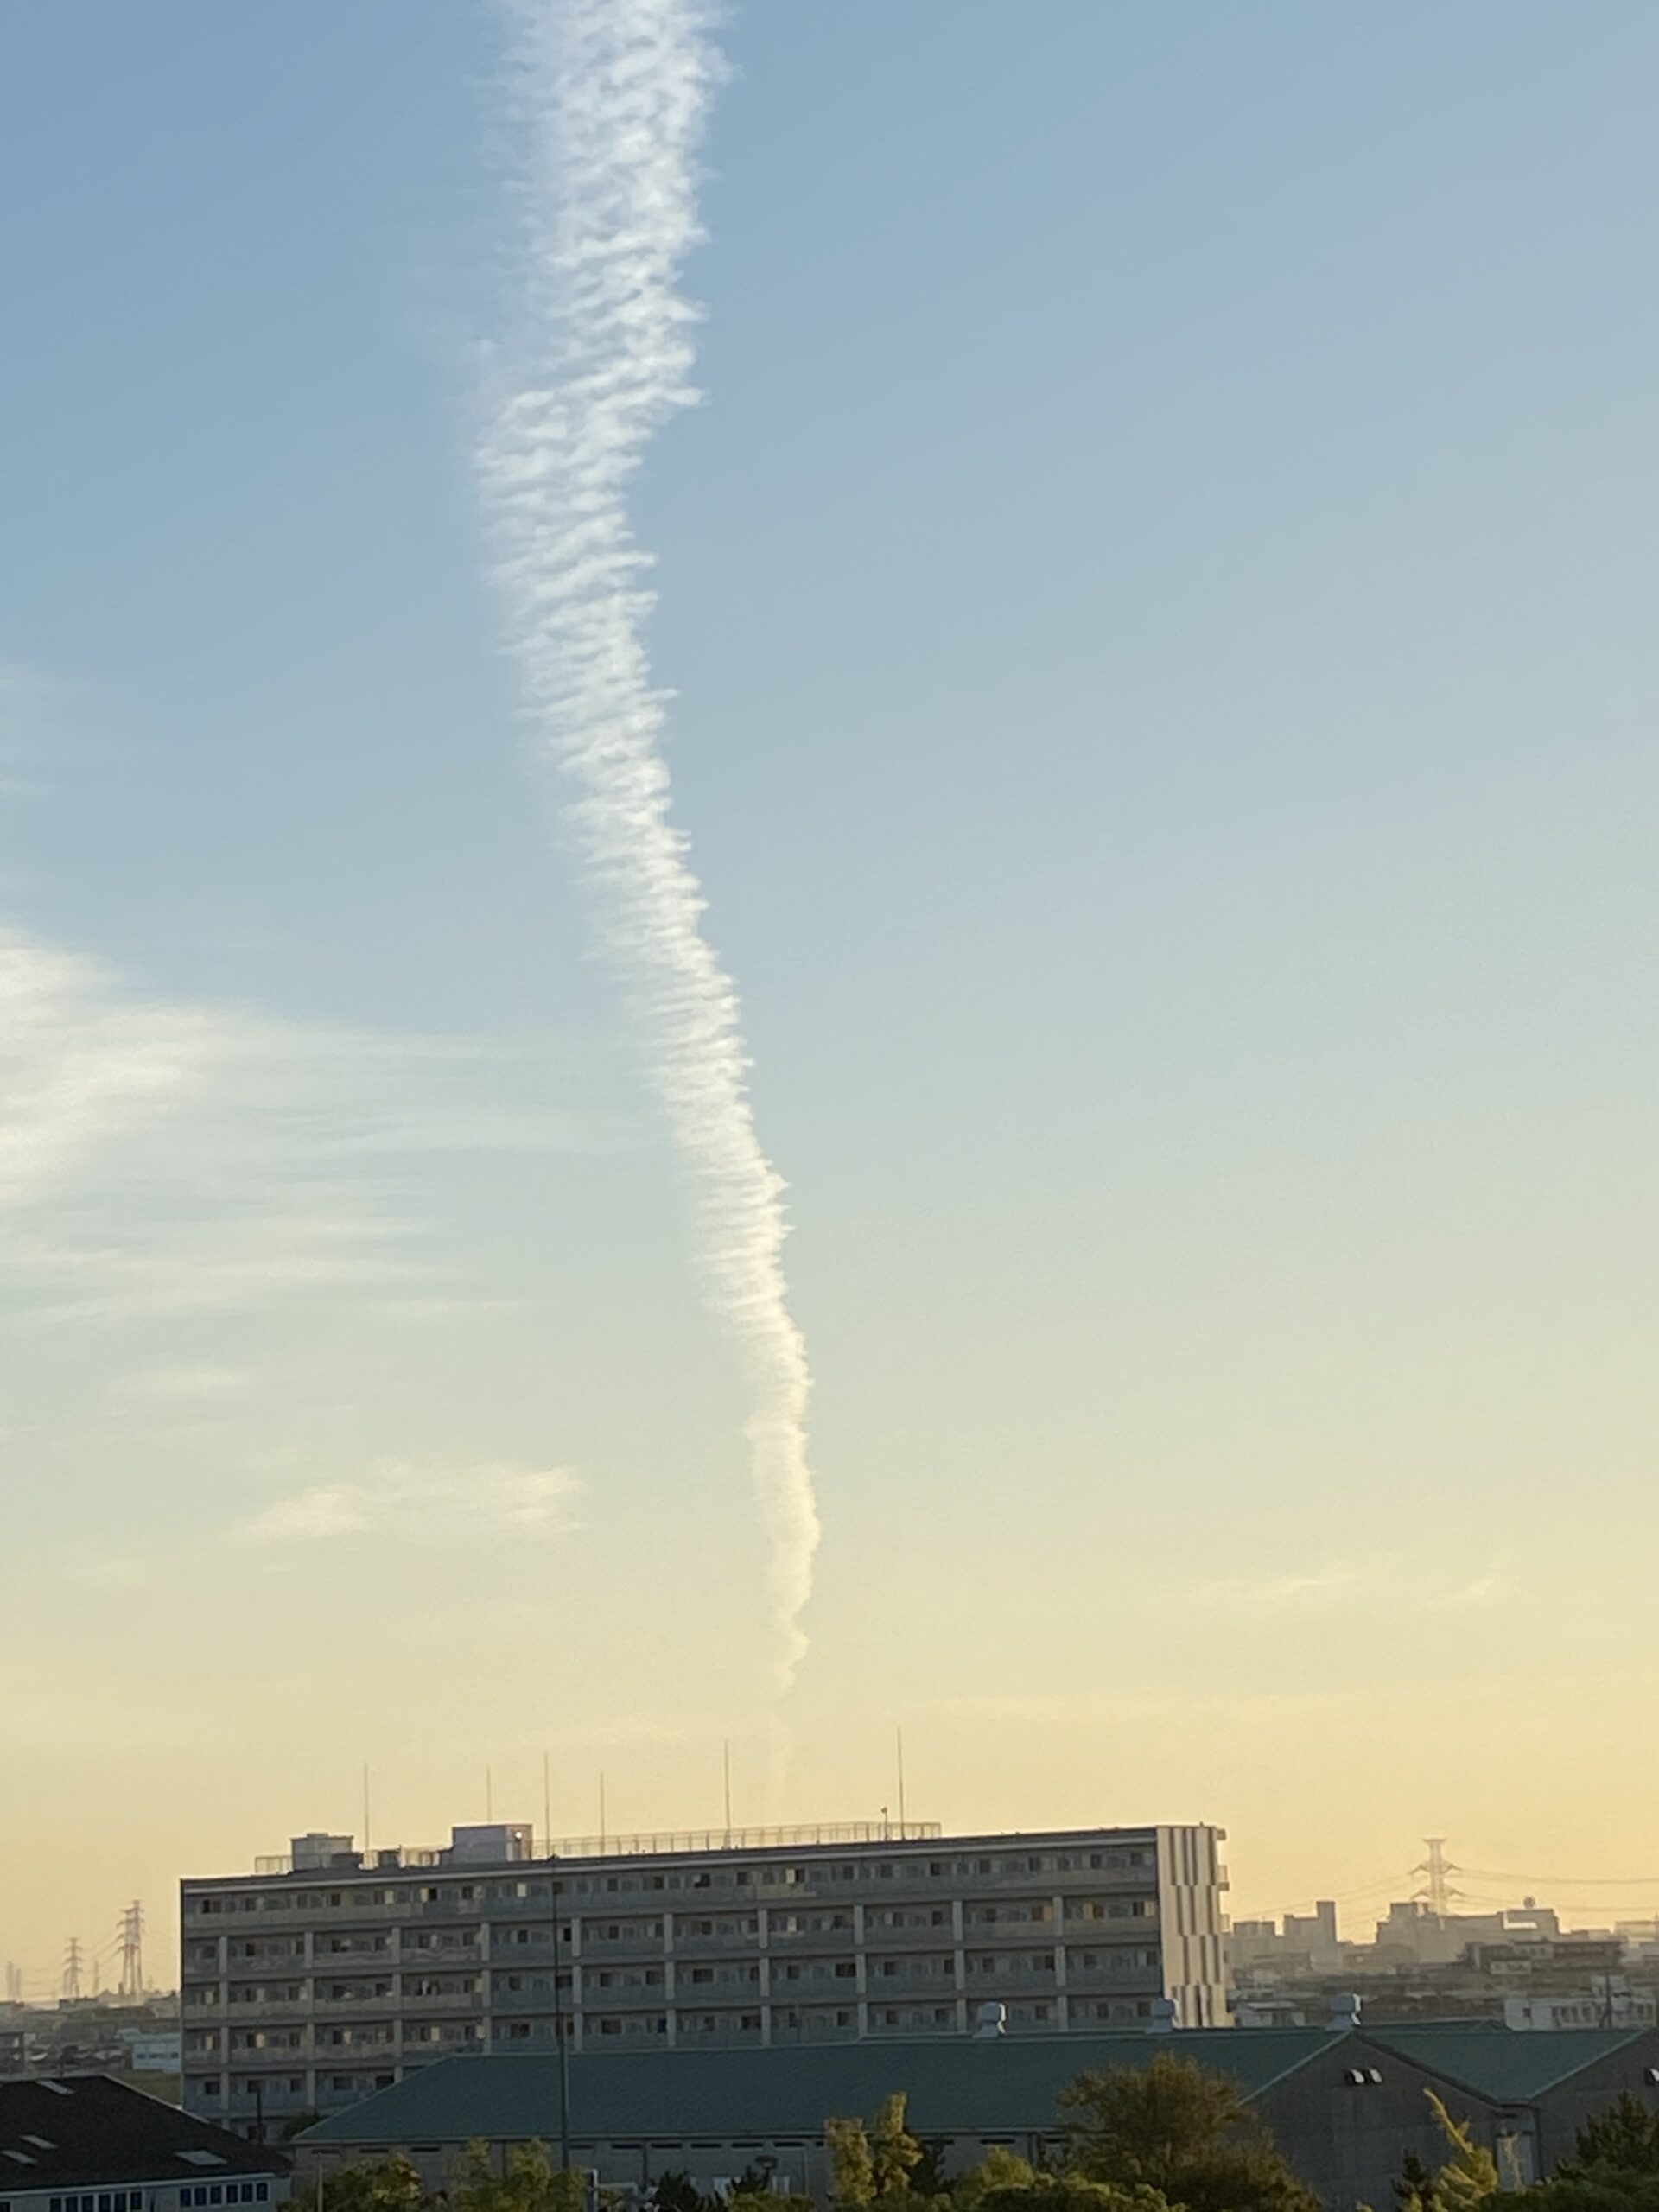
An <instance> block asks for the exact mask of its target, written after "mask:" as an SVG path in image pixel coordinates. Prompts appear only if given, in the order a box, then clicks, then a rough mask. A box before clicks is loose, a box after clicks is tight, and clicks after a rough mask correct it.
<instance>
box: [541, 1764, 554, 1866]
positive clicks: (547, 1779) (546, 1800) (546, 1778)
mask: <svg viewBox="0 0 1659 2212" xmlns="http://www.w3.org/2000/svg"><path fill="white" fill-rule="evenodd" d="M551 1777H552V1769H551V1767H550V1765H549V1764H548V1758H547V1753H546V1752H545V1751H543V1753H542V1849H543V1851H544V1852H545V1853H547V1855H548V1857H549V1858H551V1857H552V1856H553V1783H552V1779H551Z"/></svg>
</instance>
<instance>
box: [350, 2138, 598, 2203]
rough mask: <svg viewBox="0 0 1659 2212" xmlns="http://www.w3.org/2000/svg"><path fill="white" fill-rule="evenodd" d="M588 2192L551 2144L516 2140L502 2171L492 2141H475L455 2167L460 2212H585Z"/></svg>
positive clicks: (453, 2190) (453, 2188)
mask: <svg viewBox="0 0 1659 2212" xmlns="http://www.w3.org/2000/svg"><path fill="white" fill-rule="evenodd" d="M587 2196H588V2188H587V2183H586V2182H585V2181H584V2179H583V2177H582V2175H581V2174H580V2173H577V2172H575V2171H564V2170H562V2169H560V2168H557V2167H556V2166H555V2165H554V2164H553V2162H552V2160H551V2159H550V2158H549V2157H548V2155H547V2145H546V2144H545V2143H515V2144H513V2145H512V2147H511V2148H510V2149H509V2150H508V2151H507V2152H506V2155H505V2158H503V2159H502V2162H501V2171H499V2173H498V2172H497V2171H496V2168H495V2161H494V2158H493V2156H492V2154H491V2151H490V2146H489V2145H488V2144H487V2143H469V2144H468V2145H467V2147H466V2149H465V2150H464V2151H463V2152H461V2156H460V2157H459V2158H457V2159H456V2161H455V2163H454V2166H453V2168H452V2169H451V2170H450V2175H449V2189H448V2197H449V2202H450V2205H451V2206H452V2207H453V2208H454V2212H584V2207H585V2204H586V2202H587ZM351 2212H355V2208H351Z"/></svg>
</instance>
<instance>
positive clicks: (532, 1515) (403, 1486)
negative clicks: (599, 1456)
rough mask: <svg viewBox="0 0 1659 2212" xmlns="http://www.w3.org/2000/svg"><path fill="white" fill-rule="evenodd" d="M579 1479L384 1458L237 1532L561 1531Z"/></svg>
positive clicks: (278, 1503) (271, 1536)
mask: <svg viewBox="0 0 1659 2212" xmlns="http://www.w3.org/2000/svg"><path fill="white" fill-rule="evenodd" d="M580 1489H581V1484H580V1483H579V1482H578V1481H577V1479H576V1478H575V1475H573V1474H572V1473H571V1471H569V1468H568V1467H515V1466H510V1465H488V1466H482V1467H455V1468H444V1469H439V1470H433V1469H428V1468H419V1467H416V1466H413V1465H410V1463H409V1462H407V1461H405V1460H399V1459H385V1460H382V1461H381V1462H380V1463H379V1464H378V1465H377V1466H376V1467H374V1468H373V1469H372V1471H371V1472H370V1473H369V1474H368V1475H367V1476H366V1477H365V1478H364V1479H363V1480H362V1481H360V1482H349V1483H316V1484H311V1485H310V1486H309V1487H308V1488H306V1489H304V1490H301V1491H295V1492H293V1493H292V1494H291V1495H290V1496H289V1497H279V1498H277V1499H274V1500H273V1501H272V1503H270V1505H268V1506H266V1507H265V1509H264V1511H263V1512H261V1513H259V1514H257V1515H256V1516H255V1517H254V1518H253V1519H252V1520H251V1521H249V1522H245V1524H244V1525H243V1527H242V1528H241V1529H238V1531H237V1532H236V1535H237V1541H239V1542H242V1543H246V1544H253V1545H259V1546H283V1545H291V1544H315V1543H323V1542H327V1541H330V1540H332V1539H334V1538H338V1537H342V1536H358V1535H368V1534H370V1533H371V1532H372V1533H374V1534H376V1535H379V1536H391V1537H395V1538H397V1539H399V1540H400V1541H430V1540H432V1539H434V1538H442V1539H443V1540H445V1541H453V1540H454V1539H455V1538H456V1537H464V1536H467V1535H474V1536H497V1535H500V1534H501V1533H502V1532H504V1531H505V1532H508V1533H516V1534H518V1535H522V1536H525V1537H537V1536H551V1535H564V1534H566V1533H568V1532H569V1530H570V1529H572V1528H573V1527H574V1526H575V1522H573V1520H572V1518H571V1510H570V1509H571V1501H572V1500H573V1499H574V1498H575V1496H576V1494H577V1492H578V1491H579V1490H580Z"/></svg>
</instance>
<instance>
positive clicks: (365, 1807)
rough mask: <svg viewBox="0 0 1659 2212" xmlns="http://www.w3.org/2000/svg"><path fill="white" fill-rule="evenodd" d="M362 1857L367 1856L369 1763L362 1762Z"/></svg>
mask: <svg viewBox="0 0 1659 2212" xmlns="http://www.w3.org/2000/svg"><path fill="white" fill-rule="evenodd" d="M363 1856H364V1857H365V1859H366V1858H367V1857H368V1856H369V1763H368V1761H367V1759H365V1760H364V1762H363Z"/></svg>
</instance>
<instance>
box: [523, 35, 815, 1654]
mask: <svg viewBox="0 0 1659 2212" xmlns="http://www.w3.org/2000/svg"><path fill="white" fill-rule="evenodd" d="M512 12H513V15H514V18H515V21H516V23H517V25H518V29H519V32H520V42H519V48H518V75H517V79H516V87H515V88H516V91H517V92H518V96H519V98H520V100H521V102H522V106H523V132H522V135H523V143H524V154H525V162H524V176H523V186H524V218H525V232H524V239H525V247H526V251H525V256H524V261H525V265H524V270H523V281H524V306H525V317H526V337H525V340H524V348H523V350H522V351H521V352H516V351H515V349H513V348H507V349H504V358H503V359H502V360H501V361H500V362H499V363H498V371H499V372H500V373H501V376H502V384H503V389H502V393H501V396H500V397H499V400H498V401H497V404H496V405H495V408H494V411H493V421H492V422H491V424H490V427H489V429H488V430H487V432H486V436H485V438H484V441H483V445H482V454H481V463H480V466H481V472H482V480H483V487H484V493H485V500H486V511H487V513H488V516H489V519H490V522H491V524H492V526H493V531H494V535H495V544H496V548H497V554H498V568H499V581H500V583H501V586H502V589H503V592H504V594H505V601H506V605H507V607H508V610H509V624H510V636H511V642H512V647H513V650H514V652H515V653H516V655H517V658H518V663H519V666H520V669H521V671H522V677H523V683H524V696H525V702H526V707H527V710H528V713H529V715H530V717H531V721H532V724H533V727H534V728H535V731H536V734H537V742H538V744H539V745H541V746H543V747H545V749H546V750H547V751H548V752H549V753H550V754H551V755H552V756H553V757H554V758H555V759H556V760H558V761H559V762H560V763H561V765H562V766H563V768H564V771H565V772H566V774H567V775H568V776H569V778H570V779H572V781H573V782H574V784H575V787H576V795H575V798H574V800H573V802H572V804H571V805H570V808H569V817H570V820H571V822H572V823H573V825H574V829H575V836H576V840H577V842H578V844H579V847H580V849H581V851H582V855H583V857H584V859H585V861H586V862H587V865H588V870H589V872H590V874H591V875H592V877H593V879H594V884H595V886H596V888H597V891H598V893H599V905H600V908H601V927H602V930H603V933H604V937H605V940H606V943H607V947H608V949H609V950H610V951H611V952H612V954H613V957H614V959H615V962H616V964H617V966H618V967H619V968H620V970H621V972H622V973H623V975H624V976H625V977H626V981H627V984H628V986H629V990H630V995H631V996H632V999H633V1000H634V1001H635V1003H636V1007H637V1010H638V1013H639V1017H640V1022H641V1027H642V1030H643V1033H644V1035H645V1039H646V1045H647V1051H648V1056H649V1059H650V1063H651V1067H652V1074H653V1077H654V1079H655V1082H656V1085H657V1088H658V1091H659V1093H660V1095H661V1097H662V1100H663V1103H664V1109H665V1110H666V1114H667V1118H668V1122H669V1125H670V1128H671V1134H672V1136H673V1139H674V1141H675V1143H676V1145H677V1147H678V1150H679V1152H680V1154H681V1156H682V1158H683V1160H684V1162H685V1164H686V1166H687V1168H688V1170H689V1172H690V1180H691V1184H692V1188H693V1191H694V1193H695V1197H696V1210H697V1217H698V1222H699V1227H700V1232H701V1234H700V1244H701V1254H702V1261H703V1263H704V1267H705V1270H706V1273H707V1274H708V1277H709V1281H710V1282H711V1284H712V1287H713V1292H714V1296H715V1301H716V1303H717V1305H718V1306H719V1309H720V1311H721V1313H722V1314H723V1315H724V1317H725V1319H726V1320H727V1322H728V1325H729V1326H730V1328H731V1330H732V1332H733V1333H734V1337H735V1338H736V1339H737V1341H738V1342H739V1344H741V1347H742V1349H743V1351H744V1353H745V1354H746V1356H747V1362H748V1364H749V1367H750V1370H751V1372H752V1381H753V1398H754V1404H753V1414H752V1415H751V1418H750V1421H749V1424H748V1433H749V1442H750V1448H751V1452H752V1457H753V1478H754V1485H755V1490H756V1492H757V1494H758V1497H759V1499H760V1510H761V1514H762V1516H763V1519H764V1522H765V1525H766V1534H767V1537H768V1541H769V1543H770V1548H771V1549H770V1559H771V1564H770V1594H771V1607H772V1616H773V1619H774V1622H775V1625H776V1629H777V1633H778V1637H779V1656H778V1679H779V1687H780V1688H785V1687H787V1685H788V1683H789V1681H790V1680H791V1677H792V1675H793V1673H794V1670H795V1668H796V1666H797V1664H798V1661H799V1659H800V1656H801V1654H802V1652H803V1650H804V1649H805V1640H804V1637H803V1636H802V1634H801V1631H800V1626H799V1621H800V1614H801V1611H802V1609H803V1607H804V1605H805V1603H806V1600H807V1597H808V1595H809V1593H810V1588H811V1578H812V1556H813V1554H814V1552H815V1551H816V1549H817V1541H818V1516H817V1504H816V1502H815V1499H814V1496H813V1488H812V1478H811V1474H810V1469H809V1467H808V1465H807V1452H806V1432H805V1426H804V1423H805V1414H806V1401H807V1393H808V1389H809V1387H810V1377H809V1375H808V1371H807V1363H806V1351H805V1346H804V1344H803V1342H802V1338H801V1333H800V1331H799V1330H798V1328H797V1327H796V1325H795V1323H794V1321H793V1319H791V1314H790V1310H789V1303H788V1296H787V1290H786V1286H785V1281H784V1274H783V1265H782V1250H783V1241H784V1236H785V1217H784V1209H783V1203H782V1198H783V1189H784V1185H783V1183H782V1181H781V1179H779V1175H778V1174H777V1173H776V1171H775V1170H774V1169H773V1167H772V1164H771V1162H770V1161H769V1160H767V1158H766V1154H764V1153H763V1152H762V1150H761V1149H760V1143H759V1141H758V1140H757V1138H756V1136H755V1131H754V1119H753V1113H752V1111H751V1108H750V1103H749V1096H748V1088H747V1066H748V1062H747V1056H746V1053H745V1049H744V1044H743V1039H742V1033H741V1028H740V1026H739V1014H738V1005H737V998H736V994H735V992H734V989H733V987H732V983H731V981H730V978H729V977H728V976H727V975H726V973H725V971H724V970H723V969H722V968H721V964H720V962H719V960H718V959H717V958H716V957H715V953H714V951H713V950H712V948H711V947H710V945H709V942H708V939H707V938H705V937H704V935H703V933H702V922H701V916H702V908H703V900H702V893H701V891H700V889H699V887H698V884H697V880H696V876H695V875H694V874H692V872H691V869H690V866H689V865H688V863H687V860H686V841H685V838H684V836H683V835H682V833H681V832H680V831H679V830H677V829H675V828H674V826H673V824H672V823H671V820H670V818H669V783H668V772H667V769H666V767H665V766H664V761H663V757H662V753H661V751H660V749H659V745H658V739H659V735H660V733H661V730H662V726H663V709H664V694H663V693H662V692H660V691H658V690H655V689H653V687H652V679H651V671H650V666H649V664H648V661H647V658H646V654H645V645H644V642H643V634H642V633H643V630H644V626H645V620H646V618H647V616H648V615H649V613H650V612H651V609H652V603H653V600H652V594H651V593H650V591H648V590H647V589H646V588H645V582H644V572H645V569H646V568H647V567H648V565H649V560H648V556H646V555H645V554H644V553H642V552H641V550H639V546H638V545H637V544H636V543H635V542H634V537H633V533H632V528H631V526H630V523H629V518H628V510H627V499H626V489H627V483H628V480H629V478H630V477H631V476H632V474H633V472H634V470H635V469H636V468H637V467H639V461H640V459H641V456H642V455H643V454H644V451H645V447H646V445H647V444H648V443H649V442H650V439H651V436H652V432H653V431H654V430H656V429H658V426H659V425H660V424H661V423H664V421H666V420H667V419H668V417H669V416H671V415H672V414H673V413H674V412H675V410H677V409H678V408H681V407H684V406H687V405H689V404H691V403H692V402H694V401H695V399H696V396H697V395H696V392H695V391H694V390H693V389H692V386H691V382H690V378H691V372H692V364H693V346H692V340H691V332H692V327H693V324H694V322H695V321H696V310H695V309H694V308H692V307H691V305H690V302H688V301H687V300H685V299H684V298H683V296H682V295H681V294H680V292H679V290H678V289H677V279H678V275H679V270H680V266H681V264H682V262H683V259H684V257H685V255H686V253H687V251H689V249H690V247H691V246H692V245H695V244H696V242H697V239H698V238H699V236H700V232H699V230H698V226H697V213H696V191H695V162H696V148H697V145H698V143H699V140H700V138H701V135H702V123H703V118H704V115H705V112H706V110H707V107H708V104H709V95H710V92H711V91H712V88H713V86H714V83H715V79H716V77H717V75H718V72H719V62H718V57H717V55H716V53H715V48H714V47H713V45H712V44H711V42H710V40H709V20H710V19H709V13H708V11H707V10H705V9H704V8H703V7H702V6H700V5H698V4H696V0H517V4H516V5H514V7H513V10H512Z"/></svg>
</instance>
